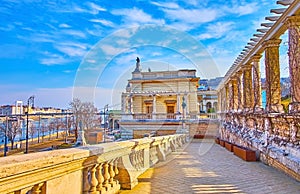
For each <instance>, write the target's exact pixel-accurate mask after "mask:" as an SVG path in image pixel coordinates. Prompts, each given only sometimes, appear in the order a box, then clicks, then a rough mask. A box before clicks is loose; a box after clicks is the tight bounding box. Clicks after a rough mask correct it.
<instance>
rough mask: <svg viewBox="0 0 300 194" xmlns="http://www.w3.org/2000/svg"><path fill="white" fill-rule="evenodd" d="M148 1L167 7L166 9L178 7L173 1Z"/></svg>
mask: <svg viewBox="0 0 300 194" xmlns="http://www.w3.org/2000/svg"><path fill="white" fill-rule="evenodd" d="M150 3H151V4H153V5H156V6H159V7H164V8H168V9H178V8H179V6H178V4H176V3H173V2H154V1H151V2H150Z"/></svg>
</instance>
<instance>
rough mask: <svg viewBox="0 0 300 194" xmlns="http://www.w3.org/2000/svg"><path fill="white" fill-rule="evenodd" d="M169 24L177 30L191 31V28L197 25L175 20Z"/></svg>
mask: <svg viewBox="0 0 300 194" xmlns="http://www.w3.org/2000/svg"><path fill="white" fill-rule="evenodd" d="M169 26H170V27H173V28H175V29H176V30H179V31H190V30H192V29H194V28H195V27H196V26H195V25H193V24H187V23H184V22H173V23H171V24H170V25H169Z"/></svg>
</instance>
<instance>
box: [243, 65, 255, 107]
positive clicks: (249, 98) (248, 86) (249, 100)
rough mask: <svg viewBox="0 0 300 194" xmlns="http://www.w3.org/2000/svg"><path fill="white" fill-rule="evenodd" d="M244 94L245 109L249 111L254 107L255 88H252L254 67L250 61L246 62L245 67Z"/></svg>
mask: <svg viewBox="0 0 300 194" xmlns="http://www.w3.org/2000/svg"><path fill="white" fill-rule="evenodd" d="M243 94H244V110H246V111H249V110H252V108H253V90H252V67H251V65H250V63H247V64H245V67H244V69H243Z"/></svg>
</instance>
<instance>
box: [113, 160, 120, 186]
mask: <svg viewBox="0 0 300 194" xmlns="http://www.w3.org/2000/svg"><path fill="white" fill-rule="evenodd" d="M114 168H115V175H118V174H119V169H118V159H116V160H115V166H114ZM116 183H117V184H118V183H119V181H118V180H116Z"/></svg>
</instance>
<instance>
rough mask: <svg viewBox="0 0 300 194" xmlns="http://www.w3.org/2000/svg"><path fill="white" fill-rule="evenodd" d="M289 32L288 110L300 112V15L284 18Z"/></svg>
mask: <svg viewBox="0 0 300 194" xmlns="http://www.w3.org/2000/svg"><path fill="white" fill-rule="evenodd" d="M285 23H286V25H287V26H288V33H289V51H288V55H289V72H290V82H291V98H292V99H291V104H290V112H300V16H291V17H289V18H288V19H287V20H286V22H285Z"/></svg>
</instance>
